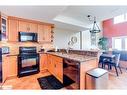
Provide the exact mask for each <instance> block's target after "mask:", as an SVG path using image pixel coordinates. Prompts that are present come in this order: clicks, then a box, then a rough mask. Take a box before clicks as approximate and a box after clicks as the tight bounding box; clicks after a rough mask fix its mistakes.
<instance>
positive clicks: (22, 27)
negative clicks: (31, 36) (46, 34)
mask: <svg viewBox="0 0 127 95" xmlns="http://www.w3.org/2000/svg"><path fill="white" fill-rule="evenodd" d="M29 30H30V28H29V23H28V22H25V21H19V31H21V32H28V31H29Z"/></svg>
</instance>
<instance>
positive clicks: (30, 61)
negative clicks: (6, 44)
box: [18, 47, 39, 77]
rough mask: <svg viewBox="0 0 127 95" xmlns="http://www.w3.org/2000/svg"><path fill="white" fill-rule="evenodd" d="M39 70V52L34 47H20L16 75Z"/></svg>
mask: <svg viewBox="0 0 127 95" xmlns="http://www.w3.org/2000/svg"><path fill="white" fill-rule="evenodd" d="M38 72H39V54H38V53H37V52H36V47H20V48H19V56H18V77H22V76H26V75H31V74H36V73H38Z"/></svg>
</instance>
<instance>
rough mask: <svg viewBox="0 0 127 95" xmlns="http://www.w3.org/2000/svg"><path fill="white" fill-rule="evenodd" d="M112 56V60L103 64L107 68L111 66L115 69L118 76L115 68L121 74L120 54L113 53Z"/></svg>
mask: <svg viewBox="0 0 127 95" xmlns="http://www.w3.org/2000/svg"><path fill="white" fill-rule="evenodd" d="M113 54H114V55H115V58H114V60H112V61H107V62H105V63H104V64H105V65H108V68H112V66H113V67H115V71H116V74H117V76H118V70H117V68H119V70H120V72H121V74H122V70H121V67H120V54H119V53H113Z"/></svg>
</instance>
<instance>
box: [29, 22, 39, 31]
mask: <svg viewBox="0 0 127 95" xmlns="http://www.w3.org/2000/svg"><path fill="white" fill-rule="evenodd" d="M29 28H30V30H29V31H30V32H32V33H37V30H38V29H37V28H38V27H37V24H36V23H29V25H28V29H29Z"/></svg>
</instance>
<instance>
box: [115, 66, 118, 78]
mask: <svg viewBox="0 0 127 95" xmlns="http://www.w3.org/2000/svg"><path fill="white" fill-rule="evenodd" d="M115 70H116V74H117V76H118V71H117V67H116V66H115Z"/></svg>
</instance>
